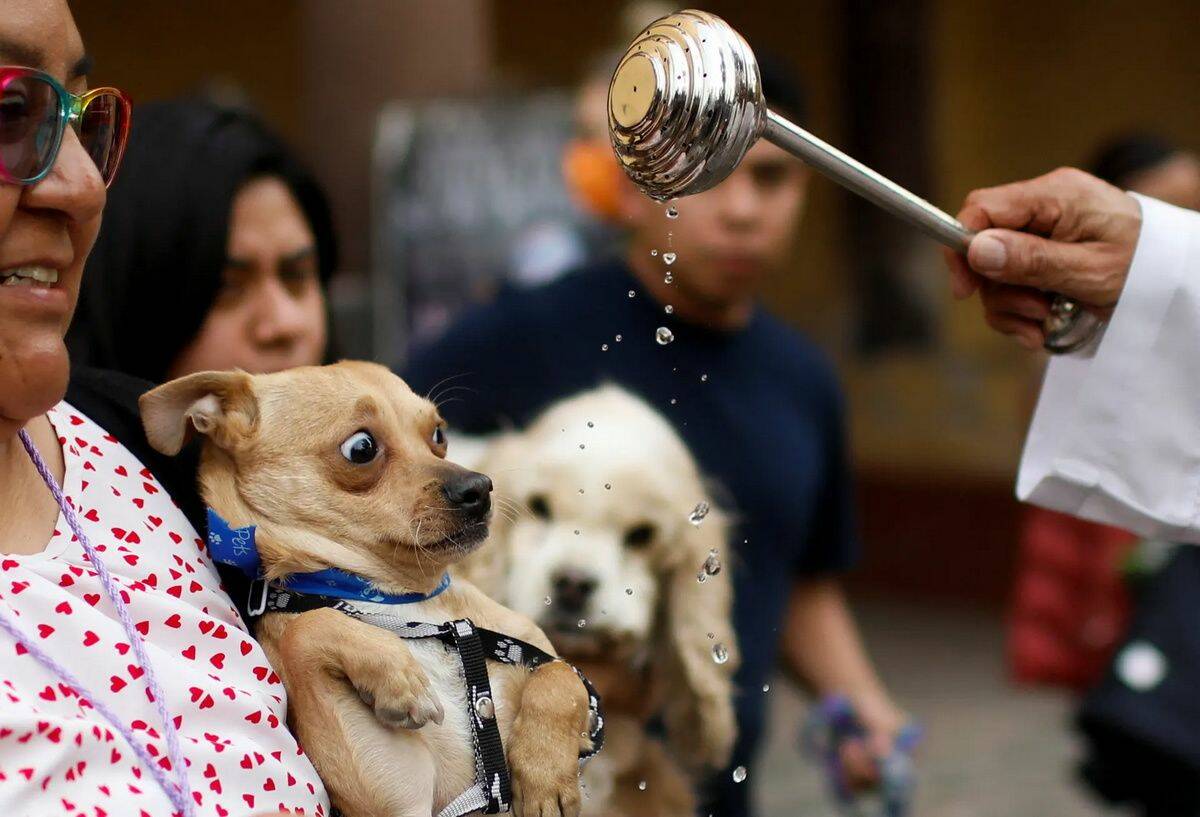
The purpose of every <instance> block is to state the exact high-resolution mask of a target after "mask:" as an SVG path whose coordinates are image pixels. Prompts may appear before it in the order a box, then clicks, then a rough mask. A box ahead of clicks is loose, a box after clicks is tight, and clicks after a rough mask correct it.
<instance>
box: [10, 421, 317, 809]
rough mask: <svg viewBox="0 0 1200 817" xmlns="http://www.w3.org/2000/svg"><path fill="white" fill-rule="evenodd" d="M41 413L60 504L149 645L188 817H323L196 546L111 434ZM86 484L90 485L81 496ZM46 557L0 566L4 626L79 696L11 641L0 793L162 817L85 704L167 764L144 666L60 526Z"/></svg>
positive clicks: (303, 763)
mask: <svg viewBox="0 0 1200 817" xmlns="http://www.w3.org/2000/svg"><path fill="white" fill-rule="evenodd" d="M49 416H50V420H51V423H52V424H53V425H54V426H55V429H56V432H57V436H58V437H59V443H60V445H62V446H63V456H64V460H65V461H66V478H65V480H64V485H63V489H64V493H65V495H66V499H67V502H68V503H69V504H70V505H71V506H72V507H74V508H75V510H76V512H77V514H78V516H79V519H80V521H81V524H83V525H84V529H85V530H86V532H87V533H88V536H89V538H90V539H91V540H92V544H93V545H94V546H95V547H96V550H97V551H98V552H99V553H100V554H101V555H102V557H103V558H104V560H105V564H106V565H107V567H108V569H109V570H110V571H111V573H112V575H113V579H114V582H115V584H116V586H117V590H118V593H119V595H120V598H121V599H122V600H123V601H124V602H125V604H126V606H127V607H128V609H129V611H130V614H131V616H132V620H133V622H135V627H136V629H137V632H138V635H139V636H140V637H141V638H143V639H145V641H146V643H147V644H148V645H151V647H152V649H151V650H150V654H151V658H152V660H153V661H154V662H155V664H154V666H155V669H156V675H157V676H158V678H159V682H160V683H161V684H162V687H163V692H164V694H165V701H166V702H167V706H168V710H169V711H170V712H171V715H172V721H173V722H174V723H175V724H176V727H177V729H178V730H179V731H180V736H181V744H182V748H183V750H184V756H185V759H186V761H187V768H188V774H189V777H191V781H192V787H191V788H192V796H193V799H194V800H195V803H196V806H197V814H198V815H203V816H204V817H213V816H214V815H215V816H216V817H231V816H232V815H240V814H243V813H245V811H246V809H247V808H250V809H255V808H256V807H257V808H259V809H269V810H274V809H275V808H279V809H281V810H290V811H292V812H293V813H296V814H303V815H310V816H311V815H318V817H326V815H327V814H328V809H329V805H328V800H327V799H326V797H325V794H324V791H323V789H322V787H321V784H320V781H319V779H318V778H317V776H316V773H315V771H313V769H312V766H311V764H310V763H309V761H308V759H307V757H306V756H305V755H304V754H303V752H302V751H301V750H300V748H299V747H298V746H297V745H296V742H295V739H294V738H293V737H292V736H291V735H290V733H289V732H288V730H287V726H286V723H285V722H284V714H285V709H286V707H285V704H284V700H285V699H284V696H283V688H282V685H281V683H280V681H279V677H278V675H277V674H276V673H275V672H274V671H273V670H272V669H271V668H270V666H268V665H267V664H266V658H265V655H264V654H263V653H262V652H261V650H260V649H259V648H258V646H257V644H255V643H254V641H253V640H252V639H251V638H250V637H249V636H248V634H247V632H246V629H245V627H244V625H243V623H242V622H241V620H240V619H239V618H238V617H237V613H236V611H235V610H234V608H233V606H232V605H231V604H230V601H229V598H228V597H227V596H226V595H225V593H224V592H223V591H222V590H220V588H219V584H218V581H219V580H218V577H217V574H216V572H215V570H214V569H213V566H212V563H211V561H210V560H209V557H208V555H207V551H206V549H205V548H204V544H203V539H202V538H201V537H200V536H198V535H197V532H196V531H195V530H194V529H193V528H192V527H191V525H190V524H189V523H188V521H187V519H186V518H185V517H184V515H183V514H182V512H181V511H180V510H179V508H178V506H177V505H176V504H175V503H174V502H173V501H172V500H171V498H170V497H169V496H168V495H167V493H166V492H165V491H164V490H163V488H162V486H161V484H160V483H159V482H158V480H156V479H155V478H154V475H153V474H152V473H151V472H150V471H149V470H148V469H147V468H146V467H145V466H144V465H142V464H141V463H140V462H138V461H137V459H136V458H135V457H134V456H133V455H132V454H131V453H130V452H129V451H128V450H127V449H125V448H124V447H123V446H121V444H120V443H119V442H118V441H117V440H116V439H115V438H113V437H112V436H111V435H109V434H107V433H105V432H104V431H103V429H100V428H99V427H97V426H96V425H95V424H94V423H93V422H92V421H91V420H90V419H88V418H86V417H84V416H83V415H81V414H79V413H78V412H75V411H72V410H70V409H69V408H66V407H65V404H60V405H59V406H57V407H55V408H54V409H52V410H51V411H50V412H49ZM67 429H70V431H69V432H67ZM89 482H94V483H99V485H98V486H97V485H92V486H91V490H87V489H88V485H89ZM106 487H107V490H105V488H106ZM85 490H86V493H85ZM80 496H82V497H84V501H83V502H82V503H80V502H79V501H78V500H79V497H80ZM46 551H47V554H46V557H43V558H40V559H24V558H22V557H19V556H4V557H0V579H2V580H3V582H4V583H3V584H2V585H0V594H3V595H4V596H5V598H6V599H7V601H8V602H9V604H10V605H12V607H13V608H14V609H15V610H16V612H17V615H18V618H17V621H18V623H19V625H20V626H22V628H23V629H24V630H25V631H26V632H27V633H28V634H29V635H30V636H32V637H33V638H34V639H35V640H36V641H37V642H38V643H39V645H40V646H42V648H43V649H45V650H46V651H47V652H49V653H50V654H51V655H53V656H54V657H55V658H56V659H57V660H59V661H60V662H62V663H63V664H65V665H66V666H68V667H71V668H72V669H75V670H76V671H77V672H78V674H79V676H80V677H81V678H82V679H83V681H84V683H85V684H86V685H87V687H89V688H88V689H83V690H78V691H77V690H75V689H72V688H71V687H70V686H67V685H66V684H65V683H61V682H53V683H50V684H47V683H46V680H47V679H46V676H45V674H44V671H43V670H41V668H40V665H39V664H37V663H36V662H35V661H33V660H32V658H30V657H28V656H27V651H26V650H25V648H24V647H23V646H22V645H21V644H19V643H17V644H13V645H12V650H13V652H11V653H3V655H6V656H9V657H8V658H4V657H0V706H2V707H3V709H4V711H5V717H4V718H3V719H2V720H0V723H2V724H3V725H2V726H0V757H6V756H8V757H19V758H21V759H22V760H23V761H24V762H25V765H24V766H22V767H15V764H14V765H11V766H7V767H6V768H0V786H9V787H13V786H15V787H17V788H18V791H17V793H16V795H15V797H16V798H17V799H18V800H22V801H24V800H27V801H29V802H36V803H38V804H39V806H41V805H45V806H46V809H45V811H46V813H50V814H58V813H60V812H58V811H57V809H59V808H61V809H62V812H61V813H62V814H66V815H70V817H74V816H75V815H77V814H84V815H87V817H108V815H113V817H117V815H147V817H149V816H150V815H154V817H157V815H161V814H169V813H171V811H172V809H171V808H170V806H169V804H168V802H167V800H166V798H165V795H163V793H162V792H161V791H160V789H159V787H158V786H157V784H154V783H151V782H150V781H148V780H146V778H145V772H146V769H144V768H143V767H142V766H141V764H140V762H139V761H138V760H137V758H136V756H134V755H132V754H131V753H130V752H129V751H127V747H126V746H125V744H124V741H123V739H122V738H120V737H119V736H118V735H116V734H115V733H114V731H113V730H112V729H111V728H110V727H109V725H108V724H107V722H106V721H104V719H103V718H102V717H101V716H100V715H99V714H98V713H97V712H96V708H95V706H93V704H92V701H90V700H88V696H89V695H94V696H95V698H96V699H101V700H103V702H104V703H105V704H107V705H108V707H109V708H111V709H113V710H115V711H116V712H117V713H118V715H120V716H122V717H123V718H126V719H127V722H128V723H131V724H134V723H136V725H137V732H136V733H135V734H137V735H138V736H139V739H141V740H143V741H144V742H145V746H146V750H147V752H149V753H150V756H151V757H153V758H154V762H155V763H156V764H158V765H159V766H160V767H161V768H163V769H166V770H170V769H171V761H170V760H169V758H168V757H167V756H166V748H165V744H164V743H163V737H162V732H161V729H162V725H161V724H160V723H159V722H158V717H157V715H156V713H155V709H154V707H153V704H152V701H153V697H152V695H151V694H150V692H149V690H148V689H147V688H146V686H145V684H146V678H145V677H144V676H145V670H144V668H143V667H142V665H141V664H140V662H138V661H137V660H136V658H135V657H134V655H133V654H132V649H131V646H130V644H129V643H128V637H127V636H126V635H125V633H124V630H123V628H122V627H121V625H120V623H119V622H118V621H117V618H116V609H115V607H114V605H113V603H112V602H111V601H109V600H108V599H107V598H106V597H105V591H104V589H103V588H102V586H101V584H100V581H99V577H98V575H97V573H96V571H95V570H94V569H92V566H91V565H90V563H89V560H88V558H87V556H86V554H84V553H83V551H82V549H81V547H80V545H79V543H78V541H76V539H75V537H74V535H73V534H72V532H71V530H70V528H69V527H68V526H66V525H59V526H58V529H56V530H55V531H54V532H53V534H52V536H51V539H50V542H49V544H48V545H47V548H46ZM189 574H190V575H189ZM185 576H186V579H185V578H184V577H185ZM225 644H230V645H233V644H236V645H237V648H236V649H230V648H229V647H226V646H224V645H225ZM0 649H3V645H0ZM14 655H15V656H16V657H15V658H13V657H12V656H14ZM156 724H157V725H156ZM6 744H10V745H9V746H7V747H6ZM237 745H243V746H246V745H249V746H255V747H259V748H258V750H257V751H252V752H251V753H249V754H246V755H244V756H243V755H241V754H239V753H235V752H234V751H233V750H232V749H231V747H233V746H237ZM18 747H20V748H19V749H18ZM10 750H11V751H10ZM284 781H286V783H285V782H284ZM22 789H27V791H22ZM39 813H42V812H41V811H39Z"/></svg>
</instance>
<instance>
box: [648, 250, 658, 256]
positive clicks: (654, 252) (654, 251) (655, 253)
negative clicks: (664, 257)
mask: <svg viewBox="0 0 1200 817" xmlns="http://www.w3.org/2000/svg"><path fill="white" fill-rule="evenodd" d="M650 254H651V255H653V256H657V255H658V250H651V251H650Z"/></svg>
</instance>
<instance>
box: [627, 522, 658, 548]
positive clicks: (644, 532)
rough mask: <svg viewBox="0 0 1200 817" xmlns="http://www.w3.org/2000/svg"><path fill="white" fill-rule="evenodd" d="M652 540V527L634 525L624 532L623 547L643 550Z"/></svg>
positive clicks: (648, 525) (644, 524)
mask: <svg viewBox="0 0 1200 817" xmlns="http://www.w3.org/2000/svg"><path fill="white" fill-rule="evenodd" d="M653 538H654V526H653V525H651V524H648V523H643V524H641V525H634V526H633V527H632V528H630V529H629V530H627V531H625V547H629V548H635V549H636V548H644V547H645V546H646V545H648V544H650V540H651V539H653Z"/></svg>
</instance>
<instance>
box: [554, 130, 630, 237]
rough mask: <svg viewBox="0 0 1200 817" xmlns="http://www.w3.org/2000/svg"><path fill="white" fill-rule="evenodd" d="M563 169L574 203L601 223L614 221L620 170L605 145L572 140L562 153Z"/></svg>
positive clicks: (616, 210) (610, 149) (594, 141)
mask: <svg viewBox="0 0 1200 817" xmlns="http://www.w3.org/2000/svg"><path fill="white" fill-rule="evenodd" d="M562 170H563V178H564V179H565V180H566V182H567V190H569V191H570V193H571V196H572V198H573V199H574V200H575V202H576V204H578V205H579V206H580V207H582V208H583V209H584V210H586V211H587V212H588V213H591V214H592V215H594V216H596V217H597V218H599V219H602V220H604V221H616V220H617V217H618V216H619V215H620V203H619V193H620V184H621V168H620V166H619V165H618V164H617V157H616V156H615V155H613V150H612V147H611V146H610V145H609V144H608V143H607V142H600V141H596V140H594V139H573V140H571V141H570V142H569V143H567V147H566V150H565V151H563V163H562Z"/></svg>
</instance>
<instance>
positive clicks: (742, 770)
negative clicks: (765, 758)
mask: <svg viewBox="0 0 1200 817" xmlns="http://www.w3.org/2000/svg"><path fill="white" fill-rule="evenodd" d="M745 779H746V767H745V766H738V767H737V768H736V769H734V770H733V782H734V783H741V782H742V781H743V780H745Z"/></svg>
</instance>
